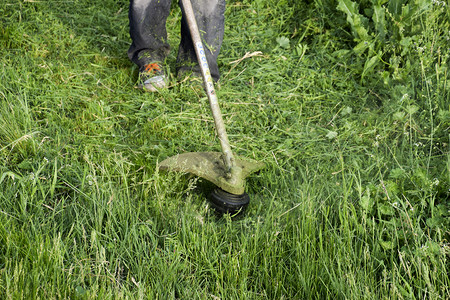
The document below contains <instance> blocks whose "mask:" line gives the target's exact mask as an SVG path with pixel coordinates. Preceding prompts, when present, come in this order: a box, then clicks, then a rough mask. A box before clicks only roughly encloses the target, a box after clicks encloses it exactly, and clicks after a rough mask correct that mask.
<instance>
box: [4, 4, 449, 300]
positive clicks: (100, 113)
mask: <svg viewBox="0 0 450 300" xmlns="http://www.w3.org/2000/svg"><path fill="white" fill-rule="evenodd" d="M340 2H342V3H349V1H347V0H345V1H343V0H341V1H334V0H315V1H293V0H280V1H273V0H265V1H263V0H258V1H249V0H243V1H231V0H230V1H228V2H227V12H226V34H225V40H224V44H223V48H222V52H221V55H220V61H219V65H220V68H221V72H222V79H221V80H220V82H219V87H218V96H219V101H220V104H221V108H222V112H223V114H224V120H225V123H226V127H227V131H228V133H229V136H230V140H231V143H232V148H233V150H234V151H235V152H236V154H238V155H241V156H244V157H249V158H253V159H256V160H258V161H263V162H265V163H266V165H267V167H266V169H264V170H262V171H261V172H260V173H258V174H255V175H252V176H251V177H250V178H248V180H247V192H248V193H249V195H250V197H251V202H250V205H249V207H248V209H247V211H246V213H245V214H244V215H243V216H239V217H234V218H232V217H231V216H227V215H226V216H223V217H218V216H216V215H215V214H214V212H213V211H212V210H211V208H210V205H209V203H208V200H207V197H208V193H209V191H210V190H211V189H213V188H214V187H213V186H212V185H211V184H209V183H208V182H206V181H204V180H201V179H198V178H193V177H189V176H186V175H183V174H173V173H163V172H159V171H158V170H157V167H156V166H157V164H158V162H159V161H162V160H163V159H165V158H166V157H168V156H172V155H175V154H177V153H183V152H188V151H218V150H220V148H219V143H218V140H217V139H216V137H215V133H214V127H213V120H212V117H211V114H210V111H209V106H208V103H207V99H206V96H205V95H204V94H202V93H200V92H199V91H198V90H197V89H195V88H192V87H190V86H189V85H187V84H186V83H177V82H176V81H175V80H174V79H173V78H172V81H171V86H172V87H171V88H170V89H169V90H167V91H161V92H160V93H156V94H147V93H141V92H140V91H138V90H136V89H135V88H134V85H135V81H136V77H137V69H136V67H135V66H133V65H132V63H131V62H130V61H129V60H128V58H127V55H126V51H127V49H128V46H129V43H130V40H129V35H128V18H127V12H128V2H127V1H112V0H109V1H102V2H101V3H98V4H96V3H92V1H78V2H70V1H19V0H6V1H3V2H1V3H0V21H1V22H0V23H1V24H2V26H0V66H1V69H0V298H2V299H20V298H25V299H54V298H71V299H72V298H73V299H122V298H127V299H141V298H146V299H171V298H180V299H385V298H389V299H390V298H392V299H447V298H448V296H449V294H450V289H449V286H450V280H449V275H448V273H449V272H450V270H449V267H448V266H449V254H450V219H449V217H450V212H449V210H450V204H449V191H450V145H449V136H450V132H449V128H450V87H449V81H448V78H449V76H448V62H449V56H450V53H449V48H448V43H449V39H450V33H449V32H448V28H449V22H448V20H449V19H450V12H449V10H448V7H447V6H442V3H444V2H442V3H441V2H439V1H438V2H439V3H438V2H436V1H426V0H422V1H416V2H415V4H414V5H416V6H414V5H412V4H411V6H409V10H408V11H410V12H411V14H410V15H406V17H407V18H406V19H398V18H397V17H398V16H400V15H401V14H402V13H404V14H406V12H405V11H406V10H405V8H404V10H403V12H402V13H401V12H400V11H399V12H398V13H397V14H398V15H396V14H395V13H393V12H395V11H394V8H392V7H390V6H389V7H387V6H386V5H384V6H383V9H384V11H385V12H386V15H385V16H386V17H385V19H382V20H381V21H380V19H374V18H371V17H370V15H371V14H372V12H373V9H372V8H373V7H375V9H377V7H376V3H375V2H376V1H374V2H373V3H375V4H373V7H372V1H369V0H365V1H361V3H360V5H361V7H360V10H359V13H360V14H361V18H362V19H364V18H365V21H364V22H365V23H363V25H362V26H363V27H364V29H365V30H366V31H367V32H368V36H367V37H365V39H366V40H367V42H368V44H369V46H368V48H365V50H361V49H359V48H355V47H357V45H358V43H359V42H361V39H362V37H361V36H359V35H357V30H361V27H357V26H361V25H355V23H354V19H348V18H347V16H346V14H345V13H344V12H342V11H341V10H339V9H338V4H339V3H340ZM394 2H395V3H400V4H403V7H406V6H405V3H403V2H404V1H403V2H402V1H400V0H393V1H392V3H394ZM175 4H176V3H174V5H173V10H172V13H171V16H170V17H169V20H168V24H167V26H168V35H169V41H170V43H171V45H172V49H173V50H172V52H171V54H170V56H169V57H168V58H167V62H166V63H167V64H168V66H169V68H170V69H171V70H172V71H173V70H174V69H175V67H174V66H175V59H176V51H175V49H177V43H178V42H179V34H178V32H179V26H180V25H179V20H180V16H181V13H180V11H179V9H178V7H177V6H176V5H175ZM341 5H342V4H341ZM371 9H372V10H371ZM389 9H391V10H389ZM388 11H389V12H390V13H391V15H392V16H391V17H389V18H388V13H387V12H388ZM363 14H365V15H364V16H363ZM349 20H350V21H349ZM383 20H384V21H383ZM411 20H412V21H411ZM382 21H383V22H382ZM380 24H381V25H383V26H386V30H387V31H388V32H394V33H395V35H392V36H389V37H386V40H387V42H386V40H384V42H381V41H382V35H381V34H380V32H382V28H381V27H380V26H381V25H380ZM400 27H401V28H403V29H402V30H400V29H399V28H400ZM389 30H391V31H389ZM363 41H364V40H363ZM256 51H261V53H260V54H257V55H254V56H252V57H249V58H245V59H242V58H244V56H245V54H246V53H254V52H256ZM254 54H255V53H254ZM374 57H375V59H374Z"/></svg>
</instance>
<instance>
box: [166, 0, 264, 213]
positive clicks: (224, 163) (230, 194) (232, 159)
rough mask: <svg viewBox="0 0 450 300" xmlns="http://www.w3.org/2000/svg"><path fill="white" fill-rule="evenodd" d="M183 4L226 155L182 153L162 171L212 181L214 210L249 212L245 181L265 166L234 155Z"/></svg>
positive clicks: (193, 23)
mask: <svg viewBox="0 0 450 300" xmlns="http://www.w3.org/2000/svg"><path fill="white" fill-rule="evenodd" d="M181 2H182V4H183V7H184V13H185V16H186V20H187V23H188V26H189V30H190V33H191V37H192V42H193V44H194V47H195V53H196V55H197V59H198V62H199V64H200V69H201V72H202V77H203V83H204V85H205V91H206V94H207V96H208V99H209V105H210V107H211V112H212V115H213V118H214V123H215V126H216V132H217V135H218V137H219V141H220V146H221V148H222V153H220V152H190V153H183V154H178V155H176V156H172V157H169V158H167V159H166V160H164V161H163V162H161V163H160V165H159V168H160V169H163V170H170V171H179V172H185V173H192V174H194V175H197V176H199V177H201V178H204V179H206V180H208V181H210V182H212V183H213V184H215V185H216V186H217V187H218V188H216V189H215V190H213V192H212V193H211V202H212V204H213V206H214V208H215V209H216V210H217V211H219V212H222V213H226V212H229V213H235V212H238V211H242V210H243V209H245V207H246V206H247V205H248V203H249V201H250V198H249V196H248V194H247V193H245V178H246V177H247V176H248V175H249V174H251V173H253V172H256V171H258V170H260V169H262V168H263V167H264V163H261V162H255V161H252V160H249V159H244V158H239V157H236V156H235V155H233V152H232V151H231V147H230V142H229V140H228V135H227V133H226V131H225V125H224V122H223V119H222V114H221V112H220V108H219V103H218V99H217V96H216V92H215V90H214V83H213V79H212V77H211V72H210V71H209V66H208V62H207V60H206V56H205V48H204V46H203V44H202V42H201V39H200V33H199V30H198V27H197V22H196V20H195V16H194V11H193V9H192V5H191V2H190V0H182V1H181Z"/></svg>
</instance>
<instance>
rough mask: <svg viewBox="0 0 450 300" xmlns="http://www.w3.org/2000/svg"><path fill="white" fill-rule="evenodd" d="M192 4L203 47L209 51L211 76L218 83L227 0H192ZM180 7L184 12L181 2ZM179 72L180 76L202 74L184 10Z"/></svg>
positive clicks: (207, 53)
mask: <svg viewBox="0 0 450 300" xmlns="http://www.w3.org/2000/svg"><path fill="white" fill-rule="evenodd" d="M191 2H192V7H193V9H194V14H195V18H196V20H197V26H198V29H199V31H200V36H201V38H202V42H203V45H204V46H205V48H206V49H207V51H206V58H207V60H208V65H209V68H210V71H211V75H212V77H213V79H214V80H216V81H217V80H219V77H220V73H219V67H218V65H217V57H218V56H219V52H220V47H221V46H222V41H223V35H224V26H225V17H224V13H225V0H191ZM180 7H181V9H182V10H183V6H182V3H181V1H180ZM177 72H178V73H179V74H183V73H184V72H194V73H197V74H201V71H200V67H199V66H198V63H197V57H196V55H195V49H194V45H193V43H192V38H191V34H190V32H189V27H188V25H187V22H186V18H185V16H184V10H183V17H182V19H181V42H180V47H179V49H178V57H177Z"/></svg>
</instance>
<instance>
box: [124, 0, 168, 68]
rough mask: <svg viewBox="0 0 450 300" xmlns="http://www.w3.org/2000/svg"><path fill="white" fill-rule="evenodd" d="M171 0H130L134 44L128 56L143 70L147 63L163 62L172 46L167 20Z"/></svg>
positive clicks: (129, 14) (131, 33)
mask: <svg viewBox="0 0 450 300" xmlns="http://www.w3.org/2000/svg"><path fill="white" fill-rule="evenodd" d="M170 4H171V0H130V10H129V13H128V17H129V20H130V37H131V40H132V44H131V46H130V48H129V50H128V57H129V58H130V60H131V61H132V62H134V63H135V64H137V65H138V66H139V70H140V71H143V69H144V68H145V65H147V64H149V63H153V62H163V61H164V59H165V57H166V56H167V54H168V53H169V50H170V47H169V44H168V43H167V31H166V20H167V17H168V15H169V13H170Z"/></svg>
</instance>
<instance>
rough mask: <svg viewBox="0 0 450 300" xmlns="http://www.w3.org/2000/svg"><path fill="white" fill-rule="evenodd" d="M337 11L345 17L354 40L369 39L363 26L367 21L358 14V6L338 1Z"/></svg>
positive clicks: (347, 0) (347, 1) (345, 1)
mask: <svg viewBox="0 0 450 300" xmlns="http://www.w3.org/2000/svg"><path fill="white" fill-rule="evenodd" d="M337 9H339V10H340V11H342V12H344V13H345V14H346V15H347V22H348V23H349V24H350V26H351V28H352V30H353V32H354V35H355V38H357V39H360V40H367V39H368V38H369V35H368V33H367V30H366V28H364V24H363V23H364V21H365V20H367V19H366V18H365V17H364V16H362V15H360V14H359V13H358V5H357V4H356V3H355V2H353V1H350V0H339V4H338V6H337Z"/></svg>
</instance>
